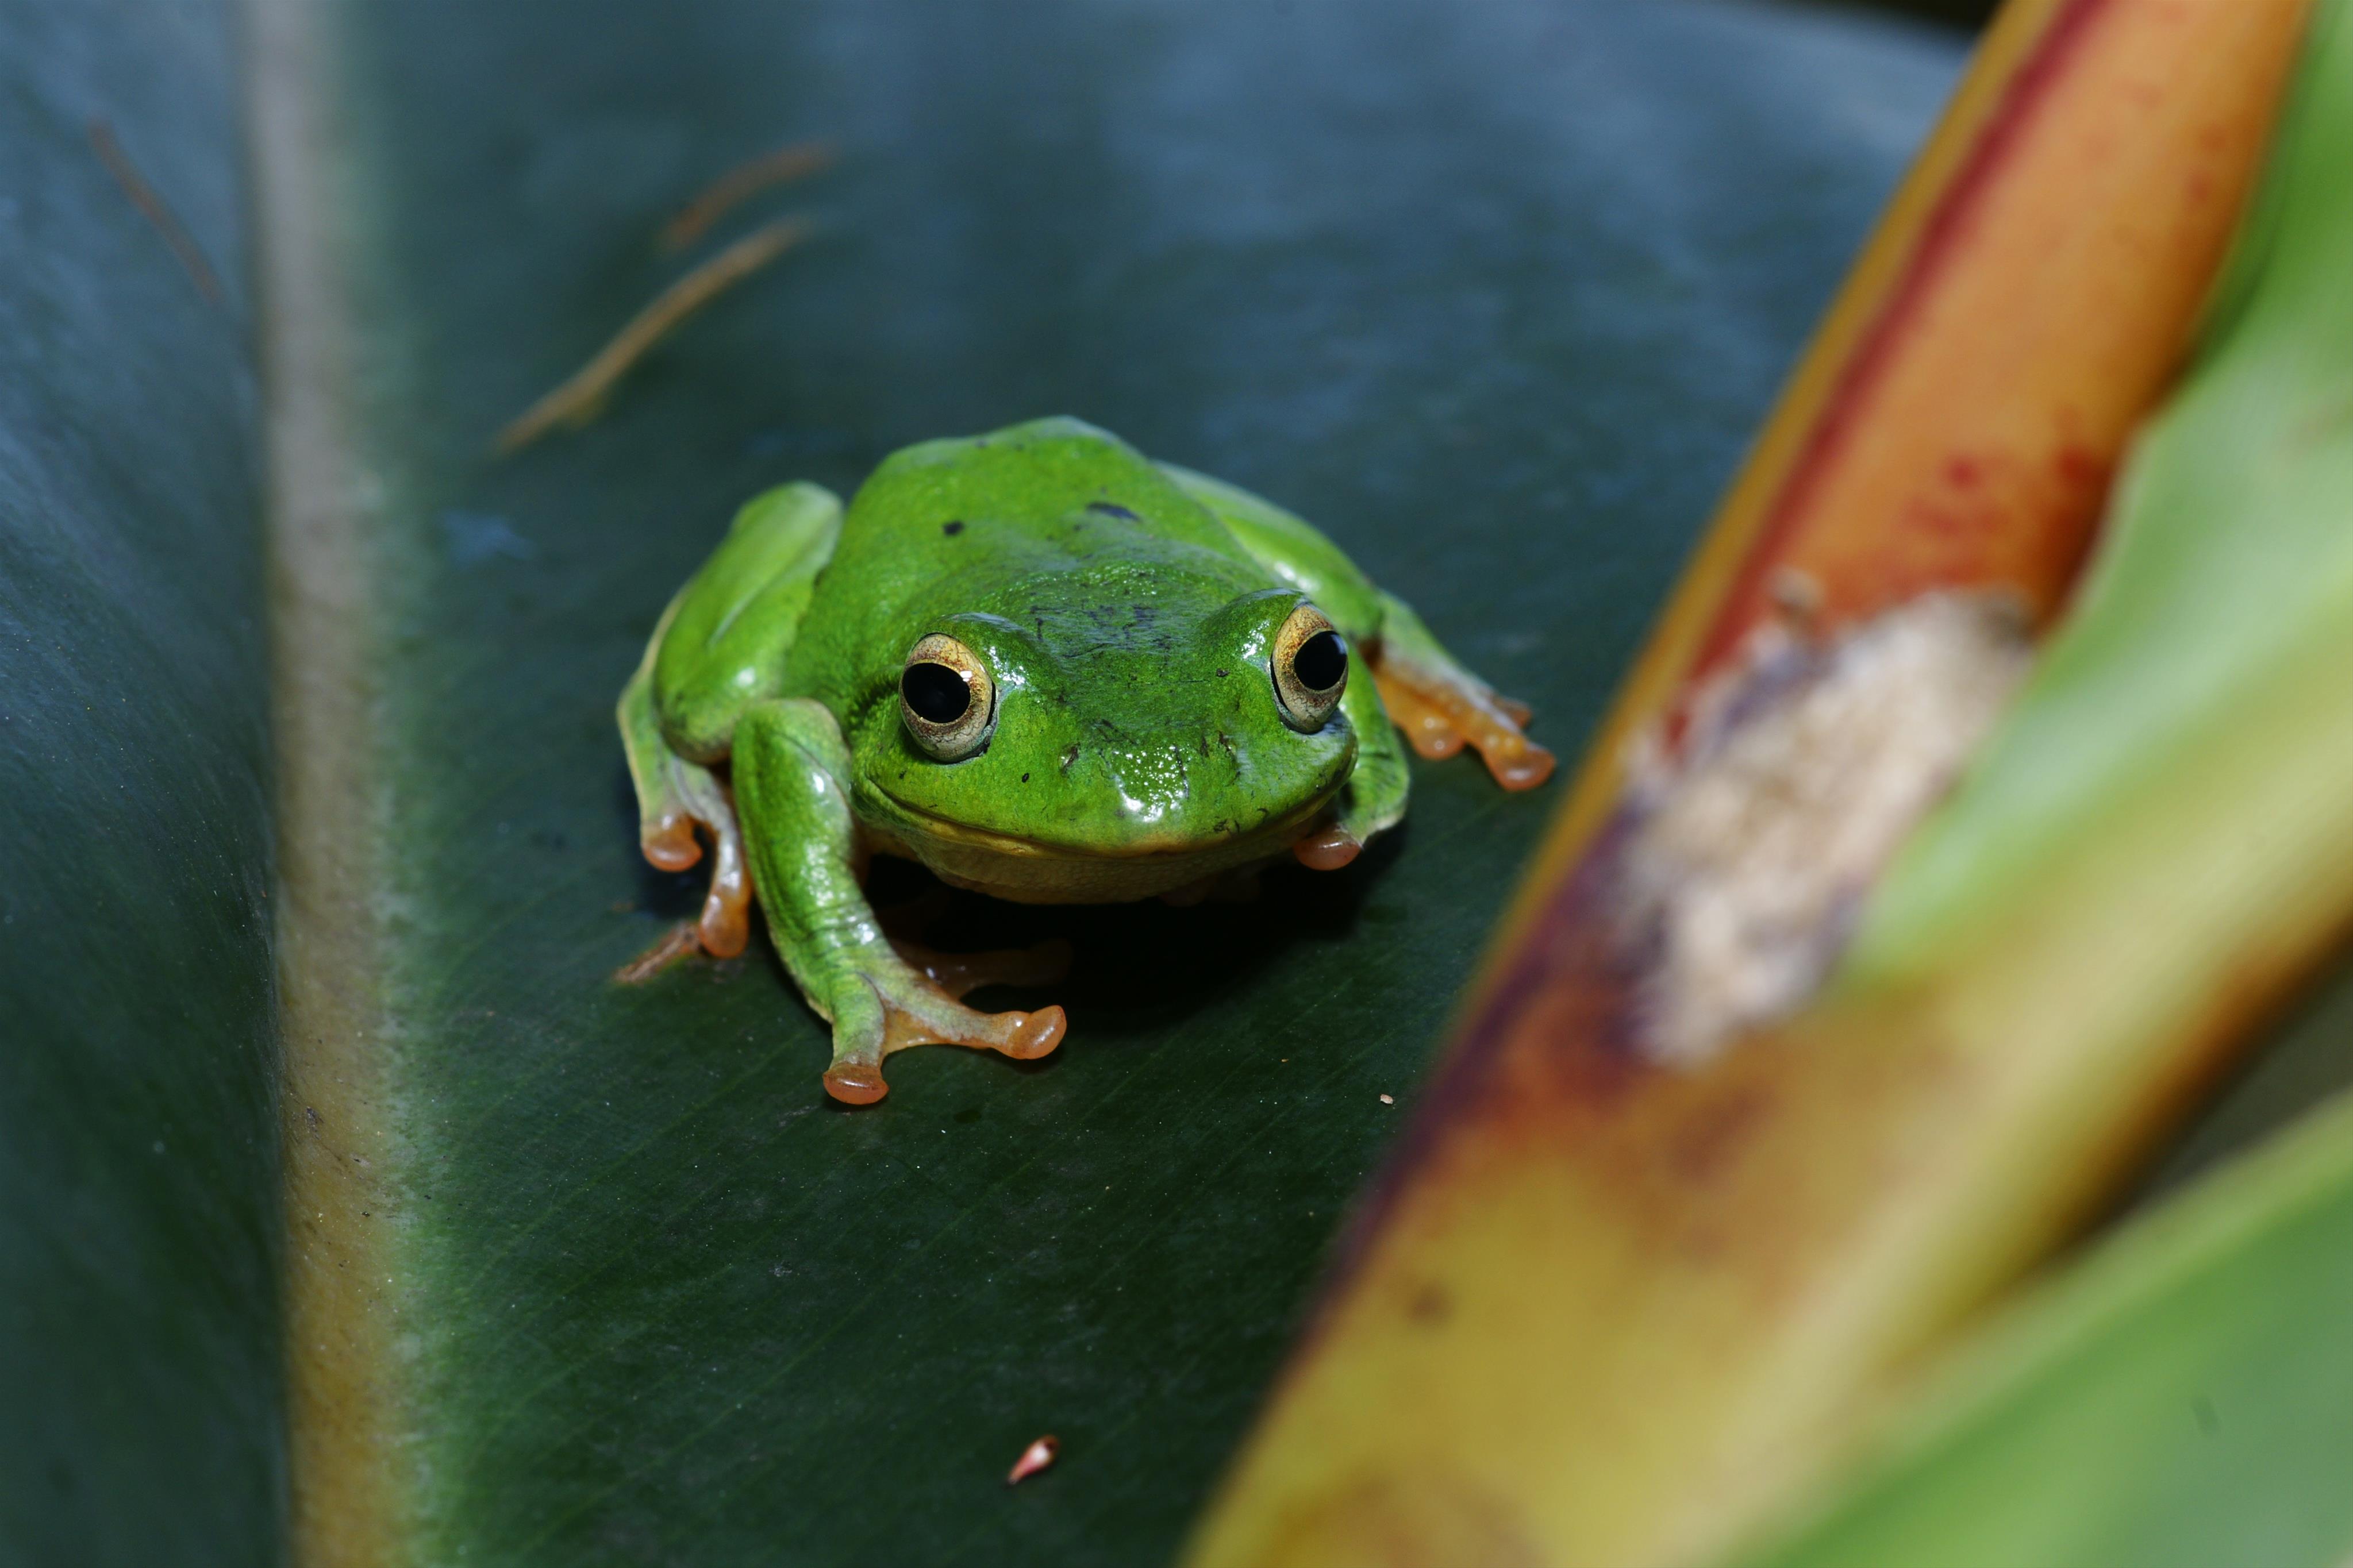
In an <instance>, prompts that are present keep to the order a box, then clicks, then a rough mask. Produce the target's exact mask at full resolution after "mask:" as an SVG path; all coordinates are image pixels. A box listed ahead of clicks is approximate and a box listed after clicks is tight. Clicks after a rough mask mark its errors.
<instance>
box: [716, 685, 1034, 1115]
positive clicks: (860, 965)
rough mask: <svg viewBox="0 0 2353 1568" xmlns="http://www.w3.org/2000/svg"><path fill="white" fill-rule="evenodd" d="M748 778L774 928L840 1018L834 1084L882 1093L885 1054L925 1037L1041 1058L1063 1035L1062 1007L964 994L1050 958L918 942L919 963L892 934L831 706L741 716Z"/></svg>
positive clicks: (754, 838) (739, 791) (780, 701)
mask: <svg viewBox="0 0 2353 1568" xmlns="http://www.w3.org/2000/svg"><path fill="white" fill-rule="evenodd" d="M734 779H735V791H736V795H737V798H738V799H739V800H740V801H741V802H742V804H743V807H744V822H745V824H746V825H747V828H748V833H749V838H750V846H749V847H750V850H751V858H752V866H753V882H754V886H755V887H757V888H758V889H759V895H760V907H761V908H762V909H763V910H765V911H766V912H767V916H768V931H769V933H770V934H771V935H772V936H774V937H775V938H776V950H777V952H780V953H782V954H783V955H784V960H785V966H786V968H787V969H789V970H791V971H792V975H793V979H794V981H795V982H796V983H797V984H798V985H799V986H800V988H801V994H803V995H804V996H806V997H807V998H808V1002H809V1005H810V1006H812V1007H814V1008H816V1009H817V1010H818V1012H819V1013H820V1014H822V1015H824V1016H825V1017H826V1018H828V1019H829V1020H830V1021H831V1022H832V1024H833V1063H832V1065H831V1066H829V1067H828V1068H826V1071H825V1087H826V1092H828V1094H831V1095H832V1096H833V1097H834V1098H835V1099H836V1100H847V1101H849V1103H850V1104H853V1105H866V1104H871V1103H872V1102H873V1101H875V1100H880V1099H881V1098H882V1097H883V1095H885V1094H887V1093H889V1092H890V1086H889V1085H888V1084H886V1083H884V1082H883V1081H882V1059H883V1058H885V1057H887V1056H889V1055H890V1054H891V1053H892V1052H893V1051H901V1050H905V1049H906V1048H907V1047H911V1046H927V1045H955V1046H978V1047H987V1048H988V1049H990V1050H994V1051H1001V1052H1003V1053H1004V1054H1005V1055H1007V1056H1008V1057H1018V1058H1031V1057H1042V1056H1045V1055H1046V1054H1047V1053H1049V1052H1050V1051H1051V1050H1053V1048H1054V1047H1056V1046H1057V1045H1059V1044H1060V1043H1061V1039H1062V1033H1063V1030H1064V1028H1065V1027H1066V1022H1065V1019H1064V1017H1063V1015H1062V1010H1061V1009H1060V1007H1047V1008H1044V1009H1041V1010H1040V1011H1039V1012H1035V1013H977V1012H975V1011H973V1010H972V1009H971V1008H969V1007H966V1006H965V1005H963V1004H962V1003H960V1002H958V1001H957V1000H956V996H957V995H958V994H961V993H962V992H963V991H964V990H965V989H969V988H971V987H973V986H976V985H982V984H991V983H995V982H999V981H1005V980H1018V979H1024V978H1034V977H1036V976H1037V975H1038V974H1039V972H1040V971H1042V970H1043V969H1045V968H1046V967H1048V966H1049V965H1050V963H1051V959H1050V958H1049V957H1044V956H1041V955H1039V954H1037V953H1029V954H1008V955H986V954H984V955H977V956H970V955H967V956H961V957H959V958H957V959H955V960H954V961H945V960H937V959H935V958H934V956H933V955H930V954H923V953H918V954H917V957H918V959H919V961H920V962H921V963H922V964H923V967H918V965H917V964H916V963H909V962H908V961H907V959H906V958H905V957H902V955H901V954H900V952H898V950H897V949H895V948H893V947H892V944H891V942H890V939H889V938H888V937H886V936H885V935H884V934H883V932H882V927H881V922H880V921H877V920H876V919H875V916H874V910H873V909H872V908H871V906H869V905H868V903H867V901H866V895H865V893H864V891H863V890H862V889H860V886H859V870H860V865H861V862H862V860H863V851H862V849H861V847H860V842H859V837H858V820H857V817H856V816H854V815H853V814H852V812H851V810H850V805H849V748H848V747H847V746H845V745H844V744H843V743H842V739H841V729H840V726H839V725H838V724H836V723H835V722H834V719H833V715H832V714H831V713H829V712H828V711H827V710H825V708H824V707H823V706H822V705H821V704H819V703H816V702H812V701H809V700H806V699H801V698H775V699H770V700H765V701H762V702H757V703H754V704H753V705H752V706H751V707H750V708H749V709H748V710H745V711H744V715H743V717H742V719H741V720H740V721H738V722H737V724H736V727H735V749H734ZM951 965H952V966H951ZM926 970H929V971H930V972H929V973H926ZM1025 970H1026V971H1027V972H1028V973H1024V971H1025ZM934 976H936V978H934Z"/></svg>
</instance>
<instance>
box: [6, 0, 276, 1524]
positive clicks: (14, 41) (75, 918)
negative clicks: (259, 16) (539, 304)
mask: <svg viewBox="0 0 2353 1568" xmlns="http://www.w3.org/2000/svg"><path fill="white" fill-rule="evenodd" d="M122 21H123V18H121V17H120V16H112V15H111V8H101V7H81V6H51V5H11V6H0V802H5V805H0V1562H5V1563H12V1564H14V1563H26V1564H32V1563H109V1564H111V1563H121V1564H132V1563H221V1564H237V1565H239V1568H242V1565H245V1564H252V1563H269V1562H271V1561H274V1560H275V1559H276V1557H277V1556H278V1554H279V1551H280V1548H279V1544H278V1541H279V1535H280V1513H281V1510H282V1506H283V1504H282V1499H283V1491H284V1484H285V1464H284V1458H283V1449H282V1439H283V1426H282V1420H281V1417H280V1377H279V1371H278V1368H279V1357H280V1347H279V1343H278V1329H279V1321H278V1310H277V1298H278V1291H277V1277H278V1271H279V1247H278V1241H277V1237H278V1226H279V1190H278V1188H279V1163H278V1152H277V1151H278V1142H277V1126H276V1082H277V1075H278V1063H277V1053H276V1041H275V1038H274V1028H275V1025H274V1019H273V1008H274V996H273V984H272V974H271V965H270V949H269V925H270V904H269V900H268V897H267V893H268V889H269V879H270V845H269V755H268V751H267V744H268V728H267V716H268V711H269V685H268V679H267V672H266V670H265V668H264V665H263V652H264V637H265V624H266V623H265V619H264V615H263V606H262V591H261V573H260V538H259V521H260V520H259V495H258V494H257V488H256V483H255V479H256V475H257V473H258V471H259V461H258V455H257V437H258V429H257V425H258V421H257V418H256V414H257V407H256V398H255V393H254V384H253V374H252V367H251V363H250V361H249V359H248V349H247V344H248V333H249V332H250V331H251V330H252V316H251V311H250V305H249V301H248V297H247V293H246V289H245V288H244V286H243V279H244V271H245V263H246V236H245V233H244V229H243V222H244V216H245V214H244V203H245V196H246V192H245V190H244V188H243V182H242V176H241V174H240V168H239V157H238V124H237V100H236V85H237V84H236V77H235V73H234V69H233V63H234V62H233V58H232V55H231V51H230V48H229V37H228V35H227V31H226V29H225V28H224V26H222V22H223V18H222V17H221V16H218V15H217V14H216V13H215V12H214V11H213V9H212V8H211V7H209V6H206V5H192V6H171V7H149V8H146V9H145V11H144V13H143V14H142V16H141V17H140V19H139V22H138V25H137V26H124V25H122ZM142 202H143V203H145V204H147V205H146V207H145V208H144V209H143V210H142Z"/></svg>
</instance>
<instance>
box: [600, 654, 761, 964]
mask: <svg viewBox="0 0 2353 1568" xmlns="http://www.w3.org/2000/svg"><path fill="white" fill-rule="evenodd" d="M669 625H670V616H668V615H665V616H663V617H662V626H661V628H658V629H657V630H656V631H655V633H654V636H653V640H652V642H651V643H649V645H648V646H647V648H646V657H645V658H644V660H643V661H642V662H641V663H639V665H638V672H637V674H635V675H633V676H631V677H630V678H629V684H628V686H627V687H625V688H623V689H622V692H621V702H620V708H619V710H618V714H617V716H618V718H619V720H620V723H621V748H622V750H623V751H624V752H627V753H628V759H629V778H630V781H631V782H632V783H633V784H636V785H637V790H638V847H639V848H640V849H642V850H643V851H644V852H645V857H646V858H647V860H649V862H651V863H652V864H653V865H654V866H656V867H658V868H660V869H662V870H664V871H683V870H685V869H687V868H689V867H691V866H693V865H694V864H695V863H696V862H697V861H699V860H701V859H702V845H701V844H700V843H699V842H697V841H696V839H695V837H694V830H695V828H696V827H697V826H700V827H702V829H703V830H704V831H705V832H707V833H709V834H710V835H711V842H712V848H713V849H714V851H715V853H714V855H713V856H712V867H711V890H710V892H709V893H708V894H706V895H705V896H704V898H703V900H702V919H701V920H699V921H696V923H695V939H696V941H697V942H700V943H701V945H702V950H703V951H704V952H708V953H710V954H711V955H712V957H714V958H733V957H734V956H735V955H736V954H737V953H739V952H743V951H744V944H745V943H746V942H749V941H750V940H751V935H752V881H751V878H750V876H749V875H748V873H747V871H746V869H745V866H744V835H743V831H742V829H741V828H740V827H738V826H737V825H736V822H735V808H734V805H733V803H731V802H730V801H729V799H728V798H727V787H726V786H725V785H724V784H721V783H720V782H719V779H718V776H717V775H716V774H714V773H712V771H711V770H710V769H709V768H706V767H704V766H702V764H701V763H691V762H688V761H687V760H686V759H685V758H684V757H681V756H680V755H679V754H678V753H677V752H673V751H671V750H670V747H669V746H668V745H667V744H666V743H665V742H663V740H662V732H661V723H660V721H659V719H658V718H657V717H656V716H655V713H654V698H653V667H654V650H655V649H656V648H658V647H660V646H661V638H662V629H666V628H667V627H668V626H669Z"/></svg>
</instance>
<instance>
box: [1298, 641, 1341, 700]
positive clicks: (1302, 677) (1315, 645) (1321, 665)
mask: <svg viewBox="0 0 2353 1568" xmlns="http://www.w3.org/2000/svg"><path fill="white" fill-rule="evenodd" d="M1291 673H1292V674H1293V675H1295V676H1297V677H1298V678H1299V684H1300V685H1302V686H1303V687H1305V688H1307V689H1308V690H1310V691H1329V690H1331V689H1333V688H1334V687H1335V686H1337V685H1339V684H1340V678H1341V677H1342V676H1344V675H1345V674H1347V673H1348V645H1347V644H1346V643H1344V642H1342V641H1341V640H1340V634H1339V633H1337V632H1317V633H1316V634H1315V635H1314V637H1309V638H1308V639H1307V640H1306V641H1305V642H1303V643H1301V644H1300V645H1299V651H1298V652H1297V653H1295V654H1293V655H1292V656H1291Z"/></svg>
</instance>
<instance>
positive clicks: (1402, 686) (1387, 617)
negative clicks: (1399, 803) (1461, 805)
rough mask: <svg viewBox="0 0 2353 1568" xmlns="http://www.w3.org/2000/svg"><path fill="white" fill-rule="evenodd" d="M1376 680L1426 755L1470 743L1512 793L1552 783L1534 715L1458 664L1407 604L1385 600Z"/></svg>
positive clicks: (1394, 715) (1445, 753) (1447, 753)
mask: <svg viewBox="0 0 2353 1568" xmlns="http://www.w3.org/2000/svg"><path fill="white" fill-rule="evenodd" d="M1371 663H1372V669H1373V679H1374V680H1375V682H1377V684H1378V685H1379V687H1380V689H1381V705H1382V706H1383V707H1385V708H1387V709H1388V713H1389V718H1390V720H1391V721H1393V722H1395V723H1396V725H1397V727H1398V729H1400V730H1402V731H1405V736H1406V739H1407V740H1408V741H1409V742H1411V743H1412V746H1413V749H1414V750H1415V751H1417V752H1420V753H1421V754H1422V755H1423V756H1425V757H1431V758H1438V757H1451V756H1452V755H1454V753H1455V752H1459V751H1461V749H1462V748H1463V747H1464V746H1465V745H1468V746H1470V747H1471V748H1472V750H1474V751H1476V752H1478V753H1479V755H1480V757H1481V759H1482V760H1483V761H1484V762H1485V763H1486V764H1487V771H1488V772H1489V773H1492V774H1493V775H1494V779H1495V782H1496V783H1497V784H1502V785H1503V786H1504V788H1505V789H1509V790H1523V789H1534V788H1535V787H1536V785H1538V784H1542V783H1544V782H1545V780H1546V779H1548V778H1550V777H1552V770H1553V754H1552V753H1551V752H1548V751H1546V750H1545V749H1544V748H1543V747H1542V746H1539V745H1537V744H1536V743H1535V742H1534V741H1531V740H1529V739H1528V738H1527V736H1526V734H1525V732H1524V729H1523V727H1524V726H1525V724H1526V723H1527V721H1528V720H1529V719H1530V718H1531V717H1533V712H1532V710H1530V709H1529V707H1528V705H1527V704H1526V703H1525V702H1515V701H1514V700H1512V699H1510V698H1508V697H1505V696H1503V695H1501V694H1500V693H1498V692H1497V691H1496V690H1495V689H1494V688H1493V687H1492V686H1490V685H1488V684H1487V683H1486V682H1485V681H1483V680H1482V679H1479V678H1478V677H1477V676H1475V675H1473V674H1472V673H1471V672H1470V671H1469V670H1467V669H1465V668H1462V666H1461V665H1460V664H1458V663H1456V662H1455V660H1454V658H1453V656H1452V655H1451V654H1449V653H1448V652H1447V651H1446V649H1445V648H1444V647H1441V646H1440V644H1439V641H1438V639H1437V638H1436V637H1432V636H1431V635H1430V628H1429V627H1428V626H1424V625H1422V624H1421V617H1420V616H1417V615H1415V614H1414V613H1413V610H1412V609H1411V607H1410V606H1409V605H1407V604H1406V603H1405V601H1404V600H1402V599H1399V598H1398V596H1397V595H1394V594H1383V595H1381V631H1380V639H1379V640H1378V641H1377V643H1375V644H1374V646H1373V657H1372V660H1371Z"/></svg>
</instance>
